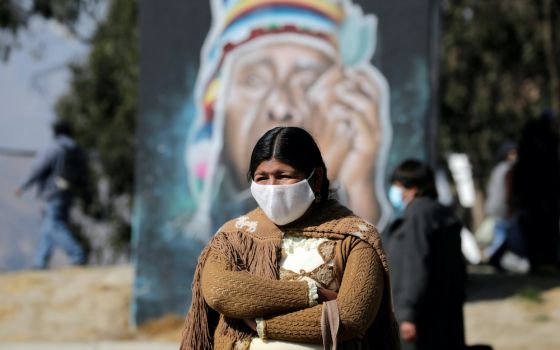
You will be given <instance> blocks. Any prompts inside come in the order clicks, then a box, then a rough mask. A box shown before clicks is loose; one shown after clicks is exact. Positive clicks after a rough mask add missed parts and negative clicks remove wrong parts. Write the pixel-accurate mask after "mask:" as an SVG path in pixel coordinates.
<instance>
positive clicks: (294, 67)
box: [224, 43, 333, 186]
mask: <svg viewBox="0 0 560 350" xmlns="http://www.w3.org/2000/svg"><path fill="white" fill-rule="evenodd" d="M230 59H231V61H230V62H231V66H230V67H231V69H230V72H231V75H230V76H229V77H227V78H226V79H227V81H228V83H227V85H226V87H225V91H224V97H225V106H224V107H225V114H226V115H225V130H224V135H225V142H224V151H225V154H226V159H228V161H230V162H231V164H230V166H231V167H232V168H233V169H234V170H235V173H236V174H232V175H233V176H235V177H236V183H237V184H238V185H239V186H242V184H245V183H246V182H245V177H244V174H245V169H247V166H248V164H249V158H250V155H251V150H252V149H253V146H254V145H255V144H256V142H257V140H258V139H259V137H260V136H261V135H262V134H263V133H264V132H266V131H267V130H270V129H271V128H273V127H275V126H299V127H303V128H308V126H309V123H310V118H311V109H312V106H311V103H310V100H309V98H308V91H309V89H310V88H311V87H312V86H313V84H314V83H315V82H316V81H317V79H319V77H320V76H321V75H322V74H323V73H324V72H325V71H326V70H327V69H328V68H329V67H330V66H332V65H333V61H332V59H330V58H329V57H328V56H326V55H325V54H324V53H322V52H321V51H319V50H317V49H314V48H311V47H307V46H303V45H299V44H293V43H290V44H288V43H271V44H267V45H261V46H259V47H258V48H254V49H248V50H244V51H240V52H237V53H235V54H234V55H232V56H231V58H230Z"/></svg>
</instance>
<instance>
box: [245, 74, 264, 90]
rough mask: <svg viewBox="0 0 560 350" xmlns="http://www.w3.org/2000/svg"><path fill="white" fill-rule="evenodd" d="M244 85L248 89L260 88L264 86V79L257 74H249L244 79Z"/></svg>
mask: <svg viewBox="0 0 560 350" xmlns="http://www.w3.org/2000/svg"><path fill="white" fill-rule="evenodd" d="M244 85H245V86H248V87H253V88H256V87H262V86H265V85H266V79H265V78H264V77H262V76H260V75H258V74H249V75H248V76H247V78H245V81H244Z"/></svg>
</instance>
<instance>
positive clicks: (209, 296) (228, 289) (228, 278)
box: [201, 252, 309, 319]
mask: <svg viewBox="0 0 560 350" xmlns="http://www.w3.org/2000/svg"><path fill="white" fill-rule="evenodd" d="M228 267H229V266H228V263H227V261H226V259H225V258H224V257H223V256H221V255H219V254H218V253H216V252H210V254H209V256H208V258H207V260H206V263H205V265H204V269H203V270H202V276H201V285H202V295H203V296H204V300H205V301H206V303H207V304H208V305H209V306H210V307H211V308H212V309H214V310H216V311H218V312H219V313H220V314H223V315H225V316H228V317H232V318H238V319H242V318H256V317H263V316H264V315H269V314H273V313H283V312H288V311H294V310H298V309H303V308H306V307H309V292H308V289H309V287H308V284H307V283H306V282H303V281H301V282H300V281H279V280H269V279H265V278H261V277H258V276H254V275H251V274H250V273H248V272H245V271H231V270H230V269H229V268H228Z"/></svg>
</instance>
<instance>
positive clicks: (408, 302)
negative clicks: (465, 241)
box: [384, 159, 465, 350]
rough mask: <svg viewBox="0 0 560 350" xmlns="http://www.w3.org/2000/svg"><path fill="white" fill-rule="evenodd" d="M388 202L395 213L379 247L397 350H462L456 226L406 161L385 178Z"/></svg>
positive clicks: (431, 183) (419, 169)
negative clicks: (386, 268) (388, 280)
mask: <svg viewBox="0 0 560 350" xmlns="http://www.w3.org/2000/svg"><path fill="white" fill-rule="evenodd" d="M391 182H392V186H391V189H390V190H389V199H390V201H391V203H392V204H393V206H394V207H395V209H396V210H397V212H398V213H399V214H400V215H399V217H398V218H397V219H396V220H395V222H394V223H393V224H392V225H391V226H390V227H389V229H388V230H387V232H386V237H385V240H384V242H385V244H386V248H387V255H388V257H389V265H390V267H391V276H392V280H393V296H394V301H395V313H396V316H397V319H398V321H399V324H400V334H401V337H402V341H403V345H402V347H403V349H418V350H424V349H425V350H439V349H441V350H457V349H461V350H462V349H464V347H465V342H464V331H463V301H464V298H465V264H464V261H463V256H462V253H461V236H460V232H461V227H462V225H461V223H460V222H459V220H458V219H457V218H456V217H455V216H454V215H453V213H452V212H451V210H450V209H448V208H446V207H444V206H442V205H440V204H439V203H438V201H437V197H438V196H437V191H436V186H435V180H434V174H433V172H432V170H431V169H430V168H429V167H428V166H427V165H426V164H424V163H422V162H420V161H417V160H413V159H410V160H406V161H404V162H403V163H401V164H400V165H399V166H398V167H397V168H396V169H395V171H394V172H393V174H392V176H391Z"/></svg>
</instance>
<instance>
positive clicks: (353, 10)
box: [185, 0, 391, 240]
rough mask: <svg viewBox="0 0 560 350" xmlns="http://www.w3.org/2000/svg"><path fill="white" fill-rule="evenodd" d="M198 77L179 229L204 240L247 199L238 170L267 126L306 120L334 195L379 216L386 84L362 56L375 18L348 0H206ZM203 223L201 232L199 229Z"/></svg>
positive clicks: (368, 49)
mask: <svg viewBox="0 0 560 350" xmlns="http://www.w3.org/2000/svg"><path fill="white" fill-rule="evenodd" d="M212 9H213V21H214V22H213V25H212V28H211V30H210V33H209V35H208V37H207V39H206V42H205V45H204V48H203V52H202V54H201V57H202V61H201V69H200V72H199V76H198V79H197V86H196V91H197V100H198V111H199V115H198V117H197V118H198V119H197V121H196V124H195V126H194V128H193V130H192V131H191V133H190V134H189V135H188V142H187V145H186V152H185V155H186V169H187V172H188V173H189V176H188V178H189V180H190V189H191V191H192V193H193V194H194V196H195V197H196V198H197V203H198V208H197V212H196V214H195V216H194V217H193V219H192V220H191V222H190V224H189V225H188V227H187V229H186V232H187V234H190V233H191V232H197V237H198V238H199V239H201V240H206V239H208V238H209V235H210V234H211V233H213V230H215V229H216V228H217V227H218V226H219V225H221V224H223V223H224V222H225V221H226V220H229V219H232V218H233V217H235V216H237V215H241V214H243V213H244V212H246V211H248V210H251V209H253V208H254V207H255V206H256V204H255V202H254V201H253V200H252V198H251V197H250V192H249V190H248V188H249V184H248V181H247V177H246V173H247V170H248V167H249V160H250V155H251V152H252V149H253V146H254V145H255V144H256V142H257V140H258V139H259V138H260V137H261V136H262V135H263V134H264V133H265V132H266V131H268V130H269V129H271V128H273V127H275V126H299V127H302V128H305V129H307V130H308V131H309V132H310V133H311V134H312V135H313V136H314V138H315V139H316V141H317V142H318V144H319V147H320V148H321V152H322V154H323V157H324V160H325V163H326V166H327V173H328V176H329V179H330V180H331V182H332V184H333V188H334V190H335V192H336V195H337V197H338V199H339V200H340V201H341V202H343V203H344V204H346V205H348V206H349V207H350V208H351V209H352V210H354V212H356V214H358V215H360V216H362V217H364V218H366V219H367V220H369V221H371V222H374V223H377V224H378V226H384V225H385V223H386V221H387V219H388V214H389V213H388V211H389V210H388V205H387V201H386V199H385V195H384V191H383V181H384V179H383V176H384V168H385V159H386V155H387V154H386V153H387V150H388V146H389V143H390V139H391V130H390V126H389V125H390V124H389V120H388V118H389V115H388V103H389V98H388V87H387V83H386V80H385V79H384V77H383V75H382V74H381V73H380V72H379V71H378V70H377V69H376V68H375V67H374V66H373V65H371V63H370V60H371V58H372V55H373V52H374V46H375V35H376V27H375V25H376V18H375V17H374V16H373V15H363V13H362V11H361V9H360V7H358V6H357V5H354V4H352V3H350V2H349V1H335V0H330V1H329V0H298V1H294V0H291V1H290V0H286V1H271V0H258V1H257V0H253V1H250V0H246V1H214V2H213V7H212ZM200 232H207V233H208V235H207V236H206V237H204V235H202V236H201V235H200Z"/></svg>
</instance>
